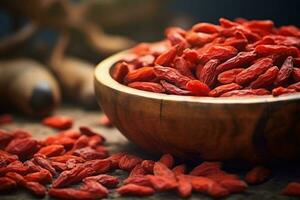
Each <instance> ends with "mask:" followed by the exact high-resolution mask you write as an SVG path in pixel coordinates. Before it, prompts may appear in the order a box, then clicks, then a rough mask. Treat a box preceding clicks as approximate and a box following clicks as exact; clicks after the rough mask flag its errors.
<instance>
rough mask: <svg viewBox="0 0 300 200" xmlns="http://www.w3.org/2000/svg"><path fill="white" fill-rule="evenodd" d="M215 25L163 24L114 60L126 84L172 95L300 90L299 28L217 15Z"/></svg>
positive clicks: (115, 72) (118, 78) (115, 75)
mask: <svg viewBox="0 0 300 200" xmlns="http://www.w3.org/2000/svg"><path fill="white" fill-rule="evenodd" d="M219 21H220V25H215V24H210V23H198V24H195V25H194V26H193V27H192V28H191V29H190V30H183V29H181V28H178V27H170V28H168V29H166V31H165V33H166V39H165V40H163V41H161V42H157V43H152V44H148V43H142V44H139V45H137V46H136V47H134V48H133V49H132V50H131V52H132V53H131V54H130V55H127V57H125V58H124V59H122V60H120V61H119V62H118V63H116V64H115V66H114V70H113V72H112V77H113V78H114V79H115V80H116V81H118V82H120V83H122V84H125V85H127V86H129V87H132V88H136V89H140V90H145V91H151V92H157V93H167V94H175V95H191V96H210V97H233V96H234V97H237V96H256V95H269V94H272V95H273V96H279V95H282V94H288V93H295V92H299V91H300V50H299V48H300V29H299V28H297V27H295V26H282V27H280V28H276V27H275V26H274V23H273V22H272V21H270V20H252V21H248V20H245V19H237V20H235V21H230V20H228V19H224V18H221V19H220V20H219Z"/></svg>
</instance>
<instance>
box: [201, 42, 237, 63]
mask: <svg viewBox="0 0 300 200" xmlns="http://www.w3.org/2000/svg"><path fill="white" fill-rule="evenodd" d="M237 53H238V51H237V49H236V48H234V47H232V46H224V45H214V46H211V47H209V48H207V50H205V51H204V53H202V54H200V55H199V60H200V61H201V62H203V63H206V62H208V61H209V60H211V59H218V60H220V61H225V60H228V59H229V58H232V57H234V56H235V55H236V54H237Z"/></svg>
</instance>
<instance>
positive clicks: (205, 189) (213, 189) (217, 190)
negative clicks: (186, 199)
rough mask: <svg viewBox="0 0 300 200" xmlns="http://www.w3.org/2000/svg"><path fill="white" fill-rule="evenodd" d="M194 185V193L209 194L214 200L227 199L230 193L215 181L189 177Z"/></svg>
mask: <svg viewBox="0 0 300 200" xmlns="http://www.w3.org/2000/svg"><path fill="white" fill-rule="evenodd" d="M187 178H188V179H189V181H190V182H191V184H192V188H193V191H196V192H200V193H204V194H207V195H209V196H211V197H214V198H221V197H226V196H228V195H229V191H228V190H227V189H225V188H223V187H222V186H221V185H219V184H218V183H216V182H215V181H213V180H211V179H209V178H205V177H201V176H187Z"/></svg>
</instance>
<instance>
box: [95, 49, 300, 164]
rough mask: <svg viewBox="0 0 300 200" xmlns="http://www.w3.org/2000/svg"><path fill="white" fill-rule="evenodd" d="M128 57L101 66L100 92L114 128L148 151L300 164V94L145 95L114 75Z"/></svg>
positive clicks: (113, 58) (97, 84) (186, 156)
mask: <svg viewBox="0 0 300 200" xmlns="http://www.w3.org/2000/svg"><path fill="white" fill-rule="evenodd" d="M126 54H127V53H126V52H121V53H119V54H116V55H114V56H111V57H109V58H107V59H106V60H104V61H102V62H101V63H100V64H99V65H98V66H97V68H96V70H95V92H96V96H97V100H98V102H99V104H100V106H101V107H102V109H103V110H104V112H105V113H106V114H107V116H108V117H109V119H110V120H111V121H112V123H113V124H114V125H115V126H116V127H117V128H118V129H119V130H120V131H121V133H122V134H124V135H125V136H126V137H127V138H128V139H129V140H131V141H132V142H134V143H136V144H137V145H139V146H141V147H142V148H143V149H145V150H147V151H149V152H152V153H166V152H168V153H171V154H173V155H175V156H178V157H181V158H184V159H199V158H202V159H205V160H230V159H241V160H246V161H254V162H260V161H269V160H271V161H277V160H282V159H283V160H285V159H287V160H295V159H299V157H300V94H299V93H296V94H293V95H286V96H279V97H272V96H271V95H270V96H263V97H262V96H261V97H247V98H224V97H219V98H212V97H193V96H177V95H167V94H158V93H152V92H146V91H141V90H137V89H133V88H129V87H127V86H125V85H122V84H120V83H118V82H116V81H115V80H113V79H112V77H111V75H110V71H111V69H112V67H113V66H114V63H116V62H117V61H118V60H120V59H121V58H122V57H124V56H126Z"/></svg>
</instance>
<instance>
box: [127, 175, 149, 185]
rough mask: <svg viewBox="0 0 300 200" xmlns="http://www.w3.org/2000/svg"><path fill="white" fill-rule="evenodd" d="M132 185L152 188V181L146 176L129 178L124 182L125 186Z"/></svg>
mask: <svg viewBox="0 0 300 200" xmlns="http://www.w3.org/2000/svg"><path fill="white" fill-rule="evenodd" d="M130 183H132V184H135V185H141V186H147V187H152V183H151V181H150V180H149V178H148V177H147V176H145V175H143V176H133V177H128V178H126V179H125V180H124V181H123V184H130Z"/></svg>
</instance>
